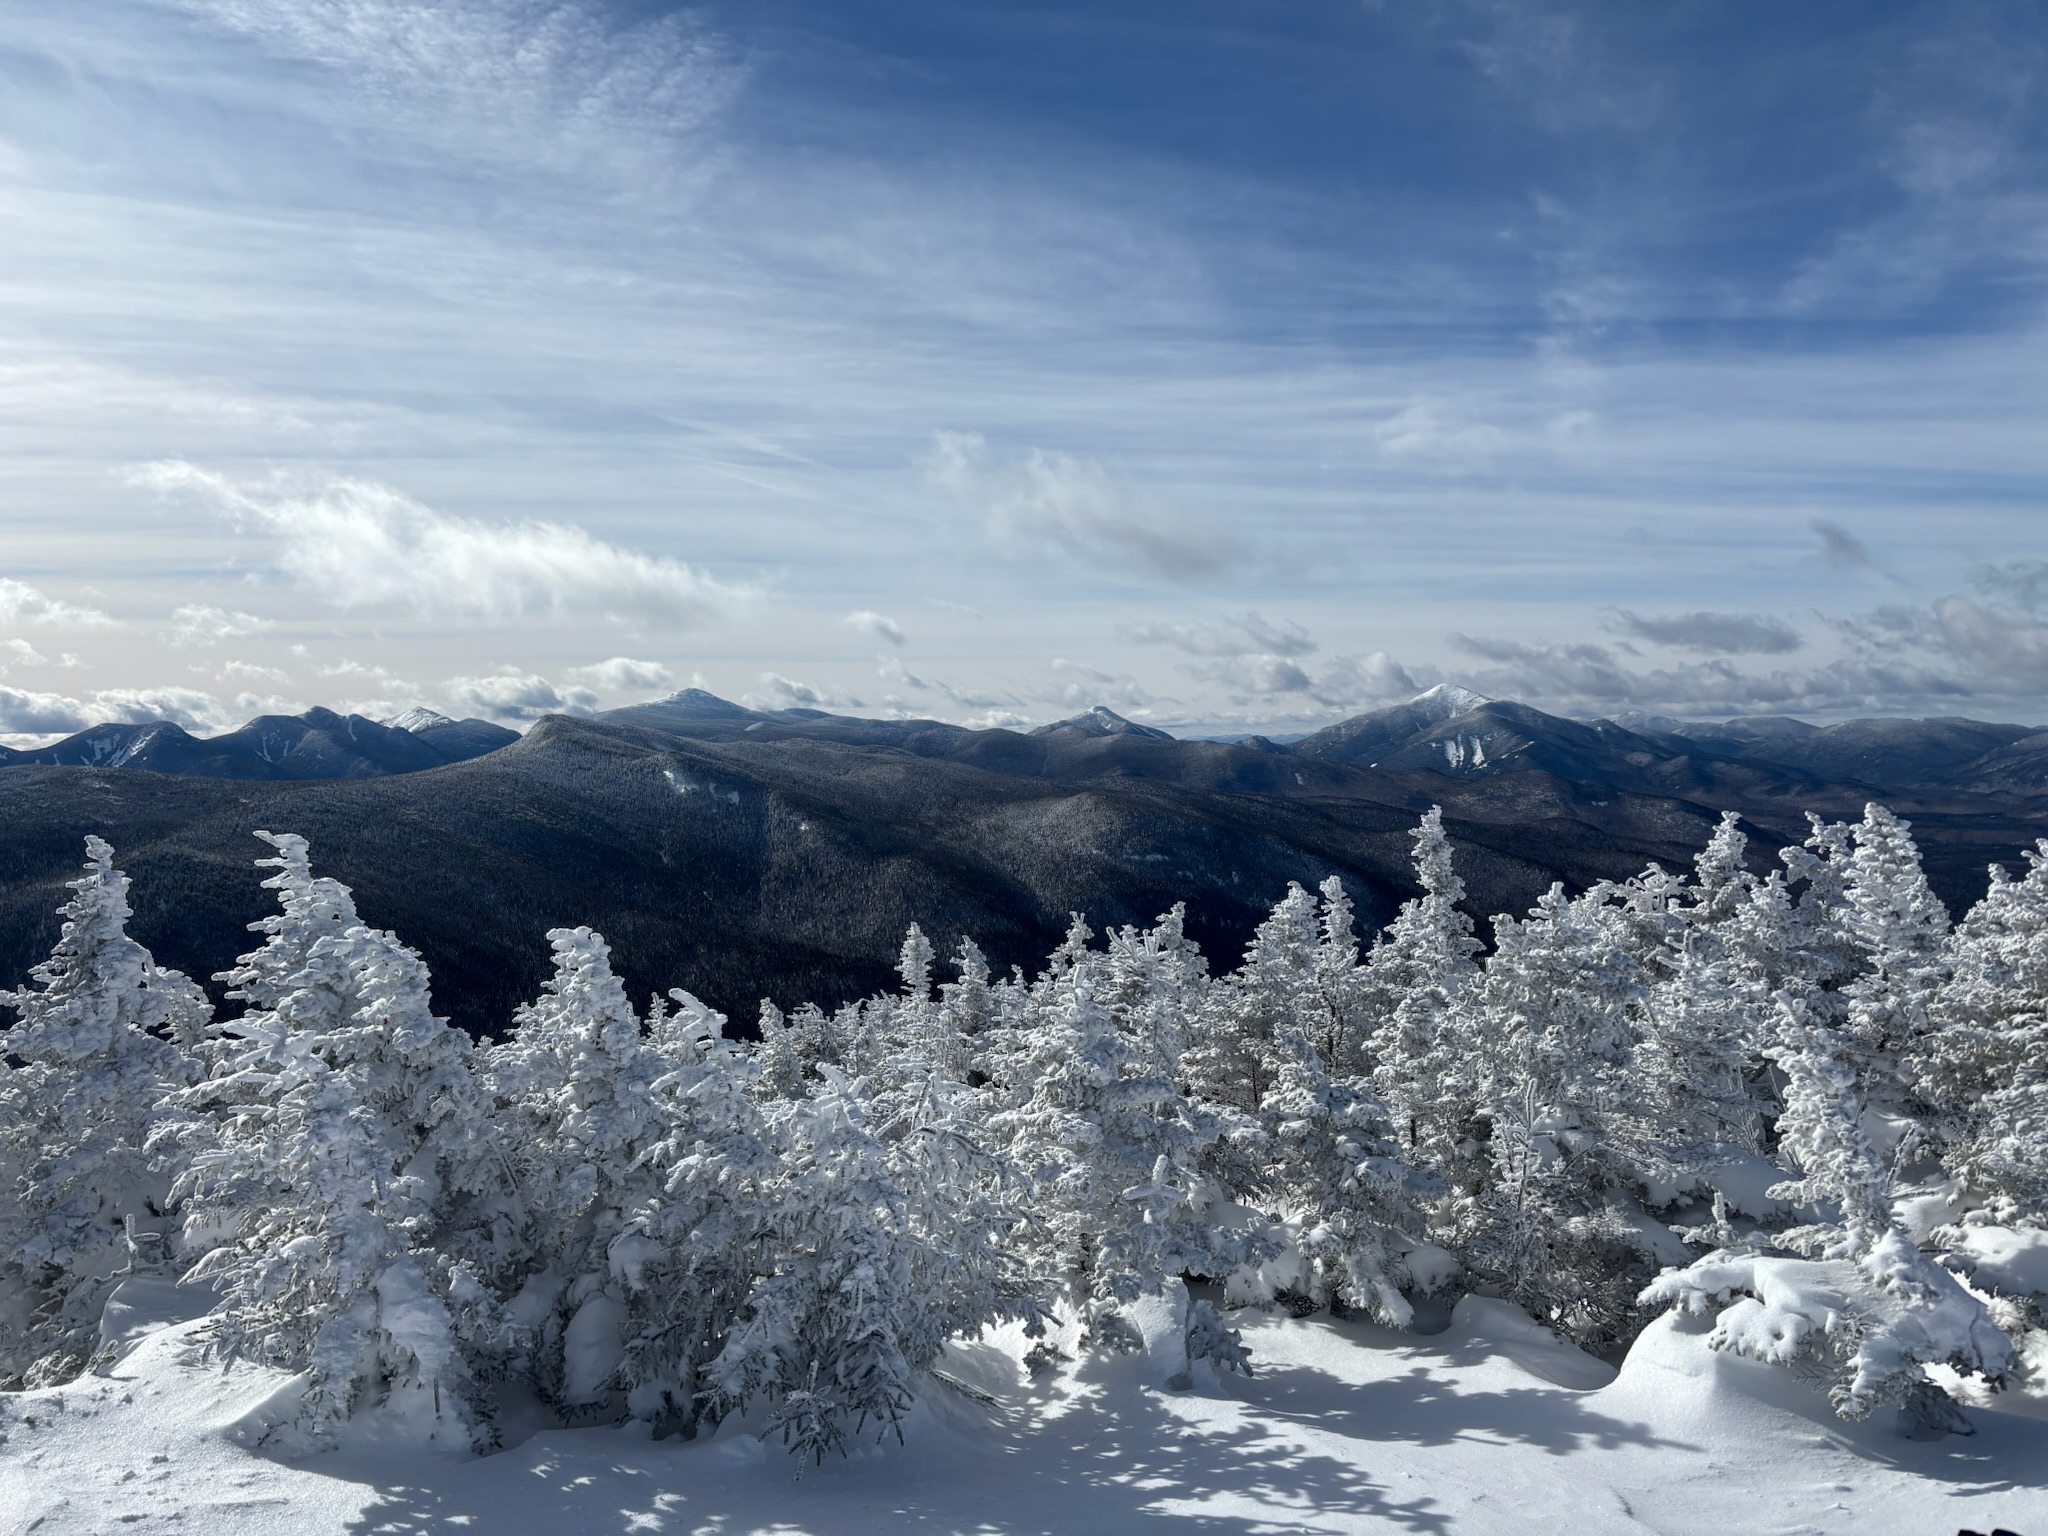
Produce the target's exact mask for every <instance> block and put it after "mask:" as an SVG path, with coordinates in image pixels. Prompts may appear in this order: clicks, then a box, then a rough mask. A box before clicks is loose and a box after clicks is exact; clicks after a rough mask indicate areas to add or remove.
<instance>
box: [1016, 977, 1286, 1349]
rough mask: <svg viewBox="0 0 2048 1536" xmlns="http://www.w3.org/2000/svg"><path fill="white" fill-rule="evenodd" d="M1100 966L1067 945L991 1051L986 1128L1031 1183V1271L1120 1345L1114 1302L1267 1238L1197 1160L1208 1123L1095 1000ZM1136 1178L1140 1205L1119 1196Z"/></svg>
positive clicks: (1218, 1272)
mask: <svg viewBox="0 0 2048 1536" xmlns="http://www.w3.org/2000/svg"><path fill="white" fill-rule="evenodd" d="M1101 965H1102V957H1101V955H1099V954H1098V953H1096V952H1095V951H1092V950H1089V949H1087V948H1086V947H1085V945H1080V946H1075V945H1071V944H1070V945H1069V946H1067V947H1066V953H1065V955H1064V957H1063V960H1062V962H1061V965H1060V968H1059V969H1058V970H1056V971H1053V970H1049V971H1048V972H1047V974H1046V975H1045V976H1044V977H1043V978H1042V979H1041V981H1040V983H1039V984H1038V985H1037V986H1036V987H1034V988H1033V990H1032V998H1031V1003H1032V1007H1031V1009H1030V1010H1029V1012H1028V1014H1027V1015H1026V1016H1025V1017H1024V1018H1023V1019H1021V1020H1020V1021H1019V1025H1018V1027H1017V1028H1015V1029H1013V1030H1010V1031H1006V1036H1007V1038H1006V1039H1005V1040H1003V1041H1002V1042H1001V1044H1000V1046H999V1048H998V1053H997V1054H996V1055H995V1057H994V1058H993V1060H994V1061H995V1062H996V1066H997V1088H998V1092H999V1094H1000V1098H999V1100H998V1102H999V1104H1000V1107H999V1109H998V1111H997V1112H996V1113H995V1114H994V1115H993V1116H992V1117H991V1119H990V1123H989V1129H990V1132H991V1135H992V1136H993V1137H994V1138H995V1140H996V1144H997V1147H998V1148H999V1149H1000V1150H1001V1151H1002V1152H1003V1153H1004V1154H1005V1155H1006V1156H1007V1157H1009V1158H1010V1160H1011V1161H1012V1162H1013V1163H1014V1164H1015V1166H1016V1167H1017V1168H1018V1169H1019V1171H1020V1172H1022V1173H1023V1175H1024V1176H1025V1177H1026V1178H1028V1179H1029V1180H1030V1181H1031V1182H1032V1186H1033V1190H1034V1194H1033V1197H1032V1208H1033V1213H1034V1215H1035V1217H1036V1221H1035V1222H1034V1223H1033V1225H1032V1226H1031V1227H1030V1228H1029V1229H1028V1232H1027V1235H1026V1237H1025V1239H1024V1240H1025V1241H1026V1242H1027V1243H1028V1245H1029V1248H1030V1256H1031V1257H1032V1259H1033V1261H1034V1263H1035V1265H1036V1267H1037V1272H1038V1273H1039V1274H1040V1275H1041V1276H1042V1277H1043V1278H1044V1279H1045V1281H1046V1282H1047V1283H1048V1284H1049V1285H1053V1286H1056V1287H1058V1288H1059V1289H1060V1290H1061V1291H1063V1292H1064V1294H1065V1299H1066V1300H1067V1301H1068V1302H1069V1303H1070V1304H1071V1305H1072V1306H1073V1307H1074V1308H1075V1309H1076V1310H1077V1311H1078V1312H1079V1313H1080V1314H1081V1315H1082V1316H1083V1317H1084V1318H1085V1319H1086V1321H1087V1322H1088V1324H1089V1327H1090V1331H1091V1334H1092V1335H1093V1336H1094V1337H1095V1338H1096V1339H1097V1340H1099V1341H1102V1342H1105V1343H1119V1342H1126V1341H1128V1339H1129V1338H1130V1337H1131V1336H1132V1335H1131V1331H1130V1325H1129V1324H1128V1322H1127V1321H1126V1320H1125V1319H1124V1318H1123V1316H1122V1310H1123V1308H1124V1307H1126V1306H1127V1305H1128V1304H1129V1303H1130V1302H1132V1301H1134V1300H1136V1299H1137V1298H1138V1297H1139V1296H1142V1295H1147V1294H1150V1293H1153V1292H1156V1291H1157V1290H1158V1289H1159V1288H1160V1286H1161V1285H1162V1283H1163V1282H1164V1281H1165V1280H1166V1279H1167V1278H1168V1277H1171V1276H1177V1275H1180V1274H1182V1273H1184V1272H1185V1273H1193V1274H1197V1275H1209V1276H1214V1277H1218V1278H1222V1277H1225V1276H1228V1275H1229V1274H1231V1273H1232V1272H1233V1271H1234V1270H1236V1269H1237V1268H1239V1267H1240V1266H1241V1265H1242V1264H1244V1263H1246V1262H1247V1261H1249V1260H1251V1259H1254V1258H1256V1257H1260V1256H1262V1255H1263V1253H1264V1252H1265V1248H1264V1233H1263V1232H1262V1231H1257V1230H1251V1229H1248V1227H1247V1225H1246V1224H1244V1223H1242V1222H1239V1221H1235V1220H1233V1219H1232V1218H1231V1217H1230V1216H1229V1214H1228V1207H1229V1203H1230V1202H1229V1198H1228V1194H1227V1192H1226V1191H1225V1190H1224V1189H1222V1188H1220V1187H1218V1185H1217V1184H1216V1182H1215V1181H1214V1180H1213V1179H1211V1178H1210V1177H1208V1176H1207V1175H1206V1174H1205V1173H1204V1172H1203V1171H1202V1169H1201V1166H1200V1163H1201V1159H1202V1154H1203V1151H1204V1148H1205V1144H1206V1143H1207V1141H1208V1140H1209V1139H1211V1137H1212V1136H1213V1134H1214V1133H1213V1131H1212V1130H1211V1129H1210V1128H1209V1127H1208V1126H1207V1125H1206V1124H1205V1123H1204V1121H1203V1117H1202V1116H1201V1115H1200V1114H1199V1113H1198V1112H1197V1111H1196V1110H1195V1109H1194V1108H1193V1106H1191V1105H1189V1104H1188V1103H1187V1102H1186V1101H1185V1100H1184V1099H1183V1098H1182V1097H1181V1095H1180V1094H1179V1093H1178V1091H1177V1090H1176V1088H1175V1086H1174V1084H1173V1083H1172V1082H1170V1081H1169V1080H1167V1079H1166V1078H1165V1077H1163V1076H1159V1075H1157V1074H1155V1073H1150V1072H1147V1071H1146V1070H1145V1062H1144V1058H1143V1054H1142V1053H1141V1050H1140V1048H1139V1045H1138V1043H1137V1042H1136V1041H1134V1040H1133V1039H1132V1038H1130V1037H1129V1036H1127V1035H1125V1034H1124V1033H1123V1032H1122V1031H1120V1030H1119V1029H1118V1027H1117V1024H1116V1020H1115V1018H1114V1016H1113V1015H1112V1014H1111V1012H1110V1010H1109V1009H1108V1008H1107V1007H1106V1006H1104V1005H1103V1004H1102V1003H1101V1002H1099V1001H1098V1000H1097V995H1096V989H1097V986H1098V984H1099V980H1100V969H1101ZM1162 1158H1163V1159H1164V1160H1165V1164H1164V1167H1165V1172H1164V1175H1163V1176H1162V1174H1161V1159H1162ZM1146 1187H1150V1188H1151V1190H1152V1193H1151V1194H1149V1195H1148V1196H1146V1198H1145V1199H1144V1200H1143V1201H1142V1202H1141V1201H1139V1200H1138V1199H1137V1197H1135V1196H1131V1197H1127V1191H1134V1190H1139V1189H1141V1188H1146ZM1168 1188H1170V1189H1171V1191H1172V1194H1171V1197H1170V1198H1169V1197H1168V1196H1167V1195H1165V1194H1164V1193H1162V1191H1164V1190H1166V1189H1168Z"/></svg>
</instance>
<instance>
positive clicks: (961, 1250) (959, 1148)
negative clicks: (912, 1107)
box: [706, 1066, 1035, 1460]
mask: <svg viewBox="0 0 2048 1536" xmlns="http://www.w3.org/2000/svg"><path fill="white" fill-rule="evenodd" d="M821 1076H822V1082H821V1084H820V1087H819V1091H818V1092H817V1093H816V1094H814V1095H813V1096H812V1097H811V1098H809V1099H804V1100H797V1101H790V1102H785V1103H781V1104H778V1105H776V1106H775V1107H774V1109H773V1111H772V1114H773V1116H774V1120H775V1140H776V1145H777V1148H778V1151H779V1153H780V1157H779V1160H778V1165H777V1169H776V1173H775V1176H774V1178H773V1179H772V1181H771V1182H770V1184H769V1186H768V1188H767V1191H766V1194H767V1198H768V1201H769V1203H770V1205H771V1207H772V1210H773V1218H772V1223H771V1225H772V1236H771V1238H770V1247H769V1252H768V1253H767V1255H766V1258H765V1262H764V1263H763V1265H762V1269H761V1274H760V1277H759V1278H758V1279H757V1280H756V1281H755V1283H754V1285H753V1287H752V1289H751V1291H750V1292H749V1294H748V1296H747V1300H746V1305H745V1308H744V1310H743V1312H742V1314H741V1317H740V1319H739V1320H738V1322H737V1323H736V1324H735V1325H734V1327H733V1329H732V1332H731V1334H730V1335H729V1337H728V1338H727V1341H726V1343H725V1347H724V1348H723V1350H722V1351H721V1352H720V1353H719V1355H718V1358H717V1359H716V1360H714V1361H713V1362H712V1363H711V1364H710V1366H709V1367H708V1370H707V1373H706V1374H707V1378H708V1380H709V1383H710V1391H709V1398H710V1401H711V1404H712V1406H713V1407H714V1409H715V1410H716V1411H718V1412H721V1413H724V1412H730V1411H733V1410H735V1409H738V1408H740V1407H742V1406H744V1405H746V1404H747V1403H749V1402H751V1401H753V1400H755V1399H760V1400H762V1401H764V1402H765V1403H766V1404H767V1405H768V1406H769V1408H770V1411H771V1413H772V1420H771V1423H772V1426H773V1431H774V1432H779V1433H780V1434H781V1436H782V1438H783V1441H784V1443H785V1444H786V1445H787V1446H788V1447H789V1449H790V1451H791V1453H792V1454H793V1455H795V1456H797V1457H798V1458H799V1459H800V1460H823V1459H824V1457H825V1455H826V1453H827V1452H829V1451H832V1450H842V1451H843V1450H844V1449H846V1448H847V1445H848V1443H849V1441H851V1440H852V1439H853V1438H854V1437H856V1436H859V1435H861V1434H862V1433H863V1432H865V1431H867V1430H869V1429H870V1428H872V1431H873V1432H874V1433H876V1434H877V1435H887V1434H888V1433H890V1432H892V1431H893V1432H895V1433H896V1434H897V1435H898V1436H899V1437H900V1435H901V1432H902V1431H901V1419H902V1416H903V1414H904V1413H905V1412H906V1411H908V1409H909V1407H910V1404H911V1401H912V1397H913V1393H914V1386H915V1377H916V1374H917V1372H919V1371H921V1370H924V1369H926V1368H928V1367H929V1366H931V1365H932V1363H933V1362H934V1361H935V1360H937V1358H938V1356H939V1352H940V1351H941V1350H942V1349H943V1348H944V1346H945V1343H946V1341H947V1339H949V1338H951V1337H952V1336H954V1335H955V1334H963V1333H964V1334H967V1335H970V1336H972V1335H974V1334H978V1333H979V1332H980V1331H981V1330H982V1328H983V1327H985V1326H986V1325H987V1324H988V1323H991V1322H994V1321H996V1320H997V1319H998V1318H1001V1317H1003V1316H1008V1315H1016V1314H1017V1313H1018V1312H1020V1311H1022V1312H1023V1313H1024V1314H1025V1315H1032V1314H1033V1313H1035V1308H1034V1307H1032V1306H1031V1305H1030V1303H1029V1302H1028V1300H1027V1299H1026V1298H1025V1296H1024V1294H1023V1286H1022V1284H1021V1275H1020V1274H1019V1273H1018V1271H1017V1267H1016V1266H1015V1264H1014V1263H1013V1262H1012V1261H1010V1260H1008V1259H1007V1258H1006V1256H1005V1255H1004V1253H1003V1251H1002V1242H1003V1239H1004V1237H1005V1236H1006V1235H1007V1233H1008V1231H1009V1229H1010V1227H1011V1226H1013V1225H1014V1224H1015V1221H1016V1220H1017V1215H1016V1212H1015V1208H1014V1206H1011V1207H1010V1208H1009V1209H1008V1210H1007V1211H1005V1210H1004V1209H1003V1208H1002V1205H1001V1202H1000V1201H999V1200H990V1199H988V1198H986V1196H987V1195H988V1194H989V1193H990V1192H991V1189H992V1186H991V1185H990V1184H989V1183H988V1181H987V1180H988V1173H989V1169H988V1168H987V1165H986V1159H985V1157H982V1156H980V1155H978V1153H977V1152H976V1150H975V1149H973V1148H971V1147H970V1146H968V1145H967V1144H965V1143H964V1142H963V1140H962V1139H961V1138H960V1134H959V1133H960V1130H961V1127H960V1126H959V1125H958V1124H957V1122H956V1121H955V1117H954V1116H953V1115H952V1114H951V1113H950V1112H949V1111H948V1110H947V1108H946V1107H945V1106H944V1104H943V1103H942V1102H941V1103H938V1104H935V1105H933V1106H931V1107H930V1108H929V1109H928V1110H927V1111H926V1112H924V1113H918V1114H915V1115H914V1116H910V1117H906V1116H905V1114H904V1113H903V1109H902V1106H901V1104H900V1103H899V1104H897V1105H895V1106H892V1108H893V1109H894V1113H893V1114H891V1115H890V1119H891V1121H892V1122H893V1123H891V1124H886V1125H885V1124H877V1123H875V1121H874V1120H873V1118H872V1115H873V1112H874V1111H876V1110H877V1109H879V1108H880V1106H878V1105H876V1104H875V1103H874V1101H873V1100H872V1099H871V1098H870V1096H869V1093H868V1091H867V1088H866V1085H865V1084H864V1083H861V1082H859V1081H855V1080H849V1079H848V1078H847V1077H846V1076H845V1075H844V1074H843V1073H841V1072H839V1071H838V1070H837V1069H835V1068H833V1067H830V1066H827V1067H825V1068H824V1069H823V1072H822V1074H821ZM926 1080H927V1082H929V1083H931V1084H933V1085H934V1087H935V1088H941V1091H943V1088H942V1087H941V1084H942V1080H941V1079H940V1078H939V1077H938V1074H937V1073H935V1072H934V1073H931V1074H928V1076H927V1079H926ZM912 1118H914V1119H915V1121H916V1122H917V1123H915V1124H912V1123H907V1121H908V1120H909V1119H912ZM878 1131H879V1132H881V1133H882V1135H885V1136H891V1137H893V1138H894V1145H893V1147H892V1146H890V1145H885V1143H884V1141H883V1140H882V1139H880V1137H878V1135H877V1132H878ZM906 1175H908V1176H909V1178H908V1180H906V1177H905V1176H906ZM955 1180H959V1181H962V1182H960V1183H955V1182H954V1181H955Z"/></svg>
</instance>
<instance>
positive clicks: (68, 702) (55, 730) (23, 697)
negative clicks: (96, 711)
mask: <svg viewBox="0 0 2048 1536" xmlns="http://www.w3.org/2000/svg"><path fill="white" fill-rule="evenodd" d="M92 723H93V720H92V716H91V713H90V711H89V710H88V709H87V707H86V706H85V705H84V704H83V703H81V702H80V701H79V700H77V699H70V698H66V697H65V696H64V695H63V694H61V693H27V692H24V691H23V690H21V689H19V688H6V687H0V735H5V736H50V735H56V734H66V735H68V734H69V733H71V732H72V731H82V730H84V729H85V728H86V727H87V726H88V725H91V724H92Z"/></svg>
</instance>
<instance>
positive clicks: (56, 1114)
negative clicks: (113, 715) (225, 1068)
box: [0, 837, 212, 1386]
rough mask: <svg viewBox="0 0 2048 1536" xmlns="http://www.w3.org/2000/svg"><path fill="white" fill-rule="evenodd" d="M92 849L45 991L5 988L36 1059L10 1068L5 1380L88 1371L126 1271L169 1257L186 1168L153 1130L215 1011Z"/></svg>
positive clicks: (106, 857)
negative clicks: (170, 1158) (189, 1047)
mask: <svg viewBox="0 0 2048 1536" xmlns="http://www.w3.org/2000/svg"><path fill="white" fill-rule="evenodd" d="M85 850H86V864H85V873H84V874H83V875H82V876H81V877H80V878H79V879H77V880H74V881H72V882H71V883H70V890H71V896H70V898H69V899H68V900H67V901H66V902H65V903H64V904H63V906H62V907H60V908H59V909H58V911H59V915H60V916H62V918H63V920H64V924H63V929H62V932H61V934H60V936H59V938H58V940H57V946H56V948H55V950H54V951H53V952H52V953H51V955H50V957H49V958H48V959H47V960H44V961H42V962H41V963H40V964H38V965H37V966H36V967H35V968H34V969H33V970H32V971H31V972H30V973H29V975H30V979H31V982H32V985H30V986H27V987H23V988H22V989H21V990H19V991H16V992H5V993H0V1005H4V1006H7V1007H11V1008H13V1009H14V1011H15V1013H16V1015H17V1017H16V1022H15V1024H14V1027H13V1029H12V1030H11V1031H9V1032H8V1034H7V1035H6V1037H5V1049H6V1052H7V1054H10V1055H12V1056H14V1057H16V1058H18V1059H19V1061H20V1062H21V1064H22V1065H21V1067H20V1069H19V1070H15V1071H0V1077H4V1082H0V1135H4V1139H5V1142H6V1152H5V1154H4V1158H5V1161H6V1162H7V1163H10V1164H12V1165H13V1168H14V1169H15V1171H16V1172H17V1174H18V1180H19V1182H18V1184H17V1185H16V1186H15V1187H13V1188H10V1189H9V1190H8V1191H7V1198H6V1199H5V1200H4V1202H0V1255H4V1257H0V1293H4V1294H0V1378H4V1377H6V1376H9V1375H12V1376H18V1377H20V1378H21V1379H23V1380H25V1381H26V1382H27V1383H28V1384H29V1385H31V1386H45V1385H49V1384H52V1383H55V1382H60V1381H66V1380H69V1379H70V1378H71V1377H73V1376H75V1375H77V1374H78V1372H79V1371H80V1370H82V1369H84V1367H85V1365H86V1362H87V1360H88V1359H89V1358H90V1356H91V1354H92V1351H93V1349H94V1347H95V1345H96V1343H97V1337H96V1333H97V1328H98V1322H99V1315H100V1310H101V1306H102V1304H103V1303H104V1301H105V1298H106V1292H107V1289H108V1287H109V1284H110V1282H111V1280H112V1277H113V1276H114V1275H115V1274H116V1273H117V1272H119V1271H121V1270H125V1269H127V1268H129V1267H130V1266H131V1264H132V1263H134V1262H136V1261H137V1260H140V1261H142V1262H144V1263H147V1262H150V1260H151V1259H152V1258H160V1257H161V1256H162V1255H161V1252H160V1248H159V1245H160V1243H161V1240H162V1236H163V1234H162V1232H161V1230H160V1227H159V1222H160V1218H162V1217H163V1215H164V1213H165V1206H166V1202H167V1199H168V1196H169V1194H170V1185H171V1170H170V1168H169V1166H168V1165H167V1161H166V1158H165V1156H164V1153H163V1150H162V1149H161V1148H155V1149H153V1148H152V1147H151V1145H150V1138H151V1133H152V1131H153V1130H155V1129H157V1128H158V1127H159V1125H160V1124H161V1121H162V1118H163V1114H164V1108H163V1105H162V1100H163V1099H164V1097H165V1095H166V1094H167V1093H169V1092H171V1091H173V1090H174V1089H177V1088H182V1087H183V1086H184V1085H185V1084H186V1083H188V1082H189V1081H190V1080H191V1077H192V1074H193V1066H192V1063H191V1061H190V1060H189V1058H188V1057H187V1056H186V1055H185V1053H184V1051H183V1050H181V1049H180V1044H181V1043H182V1044H191V1043H193V1042H195V1041H196V1040H197V1039H198V1037H199V1035H200V1033H201V1032H202V1031H203V1030H204V1028H205V1026H206V1023H207V1021H208V1019H209V1018H210V1017H211V1015H212V1006H211V1004H209V1003H208V1002H207V1000H206V995H205V994H204V993H203V992H201V991H200V990H199V988H198V987H197V986H196V985H195V984H193V982H191V981H190V980H188V979H187V978H186V977H184V976H182V975H180V974H179V973H178V972H176V971H171V970H165V969H163V968H161V967H160V966H158V965H157V963H156V961H155V959H154V958H153V957H152V956H151V955H150V953H149V951H148V950H147V949H145V948H143V947H142V945H140V944H138V943H137V942H136V941H135V940H134V939H132V938H130V937H129V936H128V930H127V923H128V919H129V917H130V916H131V915H132V914H131V913H130V911H129V907H128V877H127V876H126V875H124V874H123V873H121V871H120V870H118V869H116V868H115V867H114V853H113V849H112V848H110V847H109V846H108V845H107V844H106V842H105V841H104V840H102V839H100V838H98V837H88V838H87V839H86V840H85ZM138 1224H139V1225H138ZM138 1242H139V1243H140V1244H141V1245H142V1251H140V1252H138V1251H137V1248H136V1244H137V1243H138Z"/></svg>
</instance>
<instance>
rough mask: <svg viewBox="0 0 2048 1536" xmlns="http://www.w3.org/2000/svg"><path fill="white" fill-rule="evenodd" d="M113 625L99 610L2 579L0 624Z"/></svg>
mask: <svg viewBox="0 0 2048 1536" xmlns="http://www.w3.org/2000/svg"><path fill="white" fill-rule="evenodd" d="M113 622H114V621H113V619H112V618H110V617H109V616H108V615H106V614H104V613H102V612H100V610H99V609H97V608H81V607H79V606H78V605H76V604H74V603H67V602H63V601H61V600H60V599H58V598H54V597H51V596H49V595H48V594H46V593H44V592H41V591H38V590H37V589H36V588H34V587H32V586H30V585H29V584H28V583H27V582H25V581H15V580H12V579H11V578H9V577H5V576H0V624H48V625H50V626H51V627H53V628H63V629H86V628H90V627H92V626H94V625H100V624H111V623H113Z"/></svg>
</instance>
